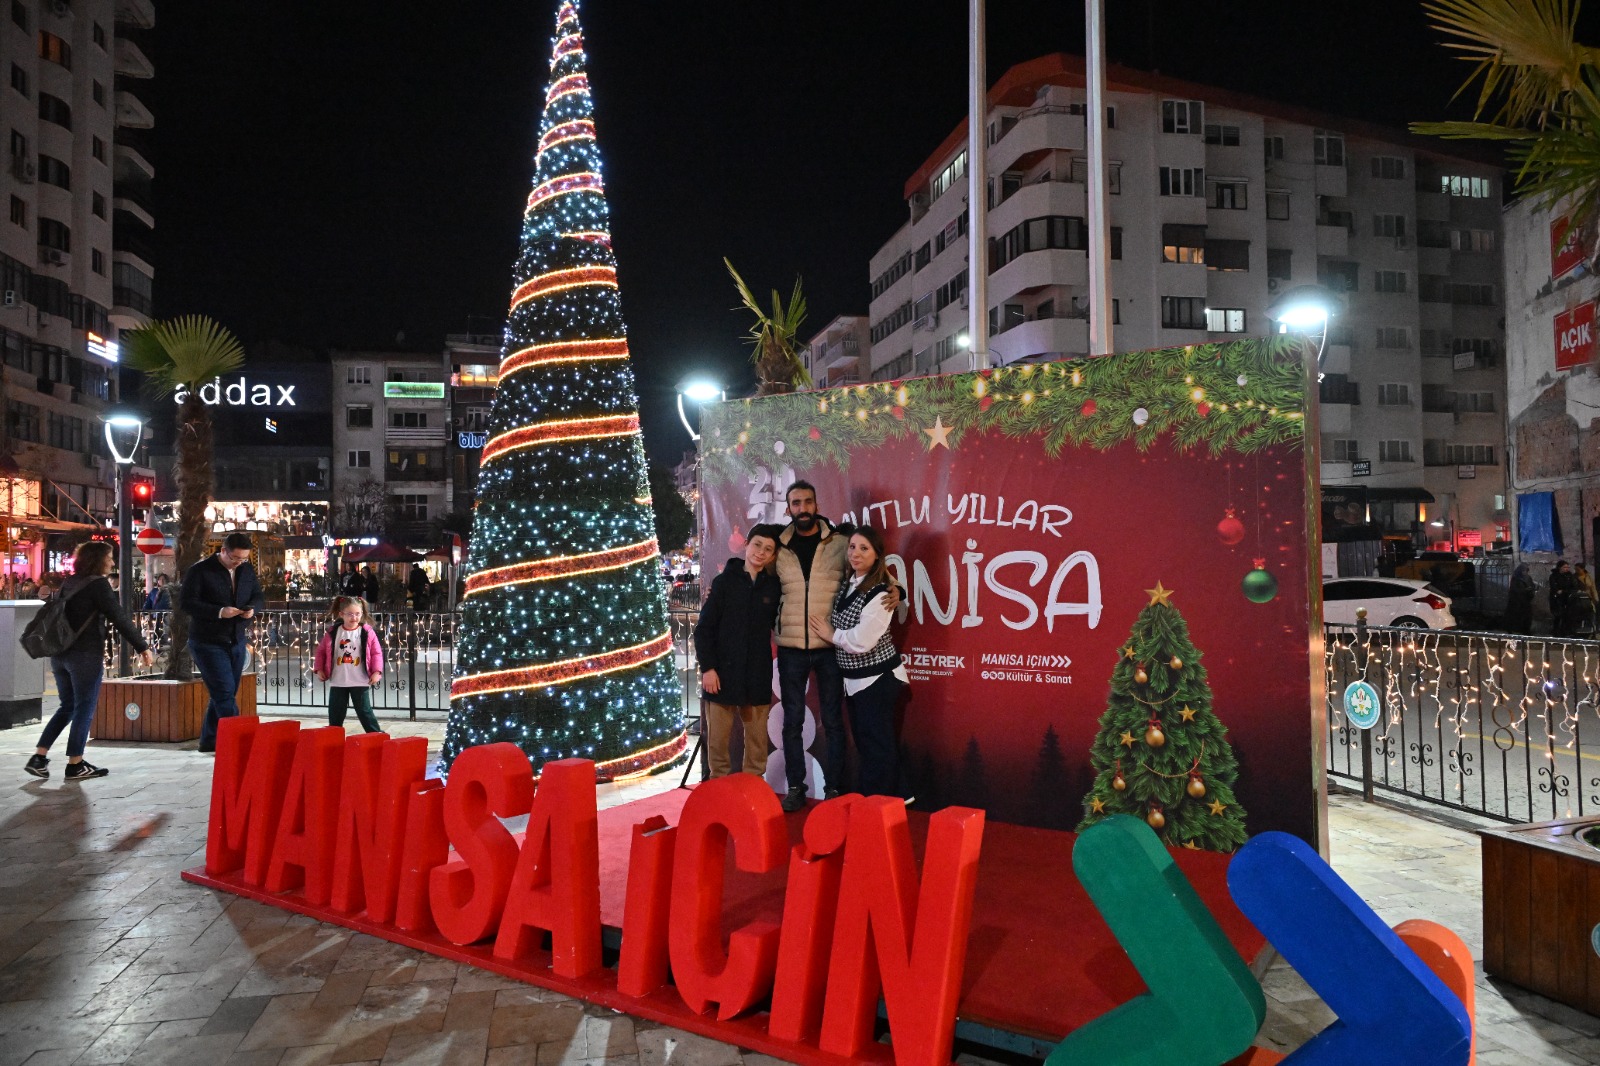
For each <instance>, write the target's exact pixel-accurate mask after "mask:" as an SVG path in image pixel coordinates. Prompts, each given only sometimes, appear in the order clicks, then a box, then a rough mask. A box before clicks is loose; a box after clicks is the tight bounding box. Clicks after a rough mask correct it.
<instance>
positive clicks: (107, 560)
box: [23, 540, 155, 781]
mask: <svg viewBox="0 0 1600 1066" xmlns="http://www.w3.org/2000/svg"><path fill="white" fill-rule="evenodd" d="M111 567H112V552H111V545H110V544H108V543H106V542H105V541H99V540H91V541H88V542H87V543H84V544H80V545H78V550H77V552H76V553H74V555H73V557H72V576H71V577H69V578H67V579H66V580H65V581H64V582H62V584H61V591H59V592H58V593H56V599H55V602H54V603H52V604H51V605H49V606H47V607H46V608H45V611H49V610H51V609H52V608H54V607H55V604H57V603H59V604H60V607H59V608H58V609H59V610H62V611H64V612H65V615H66V624H67V626H68V627H70V629H71V631H72V637H71V643H70V644H68V646H67V647H66V648H64V649H63V650H62V651H61V652H60V653H59V654H52V655H51V656H50V670H51V672H52V673H53V674H54V675H55V679H56V692H57V693H58V694H59V695H60V696H61V706H60V707H58V708H57V709H56V713H55V714H54V715H52V716H51V718H50V721H49V722H47V723H45V727H44V732H43V733H41V734H39V747H38V748H37V749H36V750H35V752H34V754H33V757H32V758H30V759H29V760H28V762H27V764H26V765H25V766H24V767H23V769H24V770H26V771H27V772H28V773H30V774H32V775H33V776H34V777H49V776H50V759H49V757H48V756H49V755H50V746H51V745H52V744H54V743H55V742H56V737H58V736H60V735H61V731H62V730H63V729H66V728H67V727H68V725H70V726H71V727H72V728H71V730H70V731H69V732H68V733H67V769H66V775H65V776H66V779H67V780H68V781H84V780H87V779H88V778H91V777H104V776H106V770H105V769H103V768H102V767H99V766H94V765H92V764H91V763H89V762H88V761H86V760H85V759H84V757H83V749H84V747H85V746H86V745H87V744H88V743H89V726H90V724H91V723H92V722H93V721H94V708H95V703H96V701H97V700H98V699H99V698H100V680H101V678H102V677H104V676H105V659H104V649H105V642H106V637H105V623H106V622H107V621H110V622H111V624H112V625H114V626H116V628H117V632H118V633H120V634H122V639H123V640H125V641H127V642H128V643H129V644H131V645H133V647H134V648H135V649H136V650H137V651H138V653H139V659H140V661H141V662H143V663H144V665H145V666H149V665H151V663H152V662H154V661H155V660H154V658H153V657H152V656H151V654H150V645H149V644H147V643H146V642H145V639H144V637H143V635H141V634H140V632H139V629H138V627H137V626H135V625H134V624H133V623H132V622H131V621H129V620H128V616H127V615H126V614H124V613H123V612H122V607H121V605H119V604H118V603H117V597H116V594H115V593H113V592H112V591H111V583H110V582H109V581H107V580H106V575H107V574H109V573H111ZM43 613H44V612H43V611H41V612H40V614H41V615H42V614H43Z"/></svg>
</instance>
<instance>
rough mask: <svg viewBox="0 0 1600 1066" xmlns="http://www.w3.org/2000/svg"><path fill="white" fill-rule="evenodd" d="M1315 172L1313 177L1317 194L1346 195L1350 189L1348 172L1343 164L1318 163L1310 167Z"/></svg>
mask: <svg viewBox="0 0 1600 1066" xmlns="http://www.w3.org/2000/svg"><path fill="white" fill-rule="evenodd" d="M1312 169H1313V170H1314V171H1315V172H1316V176H1315V178H1314V179H1313V180H1314V181H1315V182H1316V187H1317V195H1318V196H1341V197H1342V196H1346V195H1348V193H1349V189H1350V174H1349V172H1348V171H1347V170H1345V168H1344V167H1343V166H1328V165H1326V164H1323V163H1318V164H1317V165H1316V166H1315V167H1313V168H1312Z"/></svg>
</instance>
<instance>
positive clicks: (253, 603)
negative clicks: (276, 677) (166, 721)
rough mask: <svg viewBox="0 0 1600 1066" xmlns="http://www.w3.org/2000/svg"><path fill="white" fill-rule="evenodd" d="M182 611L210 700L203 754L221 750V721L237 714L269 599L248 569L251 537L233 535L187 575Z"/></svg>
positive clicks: (203, 731)
mask: <svg viewBox="0 0 1600 1066" xmlns="http://www.w3.org/2000/svg"><path fill="white" fill-rule="evenodd" d="M182 595H183V600H182V606H183V610H184V612H185V613H187V614H188V615H189V654H190V655H191V656H193V658H194V665H195V666H196V668H198V669H199V671H200V677H201V679H202V680H203V681H205V683H206V690H207V691H208V692H209V693H210V696H211V699H210V701H209V702H208V703H207V704H206V718H205V723H204V724H203V725H202V726H201V727H200V750H201V751H216V750H217V720H218V719H219V718H232V717H233V716H234V715H236V714H238V713H239V704H238V701H237V699H236V696H237V694H238V692H239V681H240V679H241V678H243V677H244V663H245V658H246V645H247V643H248V640H249V636H250V625H249V623H250V620H251V619H253V618H254V617H255V616H256V612H257V611H260V610H265V609H266V606H267V602H266V599H265V598H264V597H263V596H262V595H261V585H260V583H259V582H257V581H256V568H255V567H254V566H252V565H251V564H250V537H249V535H248V534H245V533H229V534H228V536H227V539H226V540H224V541H223V542H222V550H221V551H219V552H217V554H215V555H213V556H211V557H210V558H209V559H202V560H201V561H200V562H198V563H195V564H194V565H193V566H191V567H190V568H189V572H188V573H187V574H185V575H183V592H182Z"/></svg>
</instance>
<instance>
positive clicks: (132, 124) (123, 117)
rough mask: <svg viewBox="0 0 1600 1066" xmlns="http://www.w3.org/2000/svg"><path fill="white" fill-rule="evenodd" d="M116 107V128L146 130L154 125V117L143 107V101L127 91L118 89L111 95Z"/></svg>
mask: <svg viewBox="0 0 1600 1066" xmlns="http://www.w3.org/2000/svg"><path fill="white" fill-rule="evenodd" d="M112 99H113V100H114V101H115V103H116V105H117V128H118V129H125V130H148V129H152V128H153V127H154V126H155V124H156V117H155V116H154V115H152V114H151V113H150V109H149V108H148V107H145V106H144V101H143V100H140V99H139V97H138V96H136V95H134V93H133V92H132V91H131V90H129V89H118V90H116V91H115V92H114V93H113V94H112Z"/></svg>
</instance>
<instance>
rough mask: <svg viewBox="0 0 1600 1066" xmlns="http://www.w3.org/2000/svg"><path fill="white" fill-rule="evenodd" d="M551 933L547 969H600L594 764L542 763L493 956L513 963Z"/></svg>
mask: <svg viewBox="0 0 1600 1066" xmlns="http://www.w3.org/2000/svg"><path fill="white" fill-rule="evenodd" d="M543 929H548V930H549V931H550V968H551V969H552V970H554V971H555V972H556V973H558V974H560V975H561V976H562V977H583V976H584V975H586V974H590V973H593V972H594V971H595V970H598V969H599V968H600V823H599V820H598V815H597V814H596V812H595V798H594V763H592V762H590V761H589V760H588V759H561V760H559V761H557V762H551V763H545V766H544V771H543V772H542V773H541V774H540V775H539V790H538V791H537V792H535V793H534V796H533V809H532V810H531V811H529V812H528V829H527V832H526V833H524V834H523V838H522V852H521V854H520V855H518V857H517V868H516V872H515V874H513V875H512V878H511V888H510V891H509V892H508V893H507V895H506V906H505V913H504V915H503V916H502V917H501V919H500V933H499V935H498V936H496V937H495V941H494V953H495V956H496V957H497V958H502V959H515V958H518V957H521V956H524V955H527V954H528V953H530V952H532V951H533V950H534V949H535V948H536V947H538V945H539V931H540V930H543Z"/></svg>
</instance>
